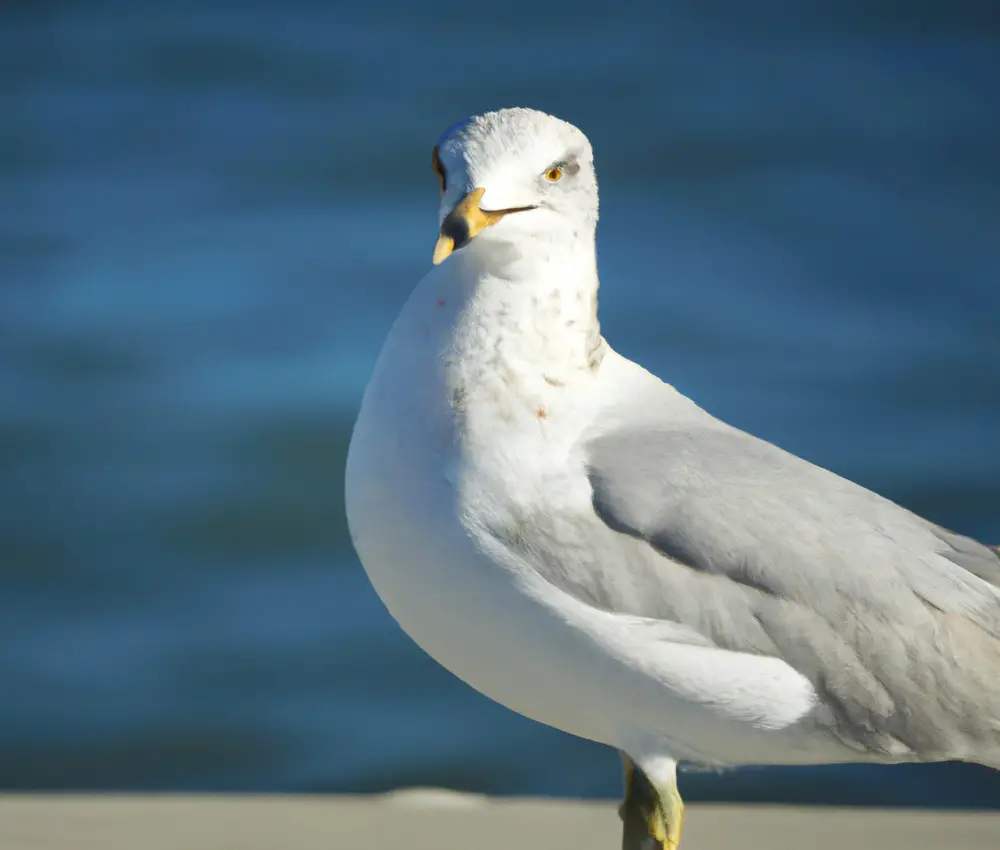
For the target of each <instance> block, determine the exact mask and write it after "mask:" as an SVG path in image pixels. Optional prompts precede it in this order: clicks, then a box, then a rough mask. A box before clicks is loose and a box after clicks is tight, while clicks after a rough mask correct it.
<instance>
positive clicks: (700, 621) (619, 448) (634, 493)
mask: <svg viewBox="0 0 1000 850" xmlns="http://www.w3.org/2000/svg"><path fill="white" fill-rule="evenodd" d="M586 456H587V462H588V474H589V478H590V483H591V486H592V488H593V506H594V509H595V511H596V513H597V515H598V516H599V517H600V519H601V520H602V521H603V522H604V523H605V524H606V526H608V527H609V528H610V529H611V530H613V531H614V532H617V533H619V534H620V535H626V536H627V537H628V538H630V539H632V540H633V541H635V542H637V543H639V544H640V545H641V546H642V547H644V549H645V553H646V554H645V556H644V558H645V561H653V562H654V563H655V564H656V566H655V567H654V569H655V570H656V571H657V573H658V574H659V575H660V576H661V577H669V578H664V579H663V580H662V581H661V582H660V585H659V586H660V588H666V589H668V591H669V592H670V593H673V594H675V595H676V596H677V597H678V598H676V599H673V600H671V601H669V602H667V603H663V602H661V603H660V604H659V606H658V610H655V611H646V612H643V613H654V614H656V615H658V616H666V617H667V618H670V619H676V620H678V621H679V622H681V623H683V624H684V625H687V626H690V627H692V628H694V629H696V630H697V631H699V632H700V633H702V634H705V635H706V636H707V637H708V638H709V639H710V640H712V641H713V642H714V643H715V644H716V645H718V646H720V647H724V648H727V649H732V650H737V651H744V652H763V653H767V654H774V655H778V656H780V657H782V658H783V659H784V660H785V661H786V662H788V663H789V664H791V665H792V666H793V667H795V668H796V669H798V670H799V671H800V672H802V673H803V674H804V675H806V676H808V677H809V678H810V680H811V681H812V682H813V684H814V686H815V687H816V689H817V691H818V692H819V693H820V695H821V698H822V699H823V701H824V703H825V707H826V710H827V712H828V716H827V717H826V723H827V725H828V726H829V727H830V730H831V731H832V732H833V733H834V734H836V735H838V737H840V738H842V739H843V740H845V741H847V742H849V743H851V744H853V745H854V746H859V747H860V748H862V749H865V750H872V751H877V752H881V753H884V754H889V753H897V754H898V753H899V752H901V751H903V752H906V751H909V752H912V753H915V754H918V755H919V756H921V757H926V758H931V757H933V758H963V757H966V754H967V753H968V752H970V751H971V752H972V753H973V754H974V753H975V752H976V751H977V750H982V748H984V747H987V748H989V750H990V751H991V752H992V753H994V754H995V753H998V752H1000V555H998V553H997V551H996V550H994V549H991V548H989V547H986V546H983V545H981V544H979V543H977V542H976V541H974V540H971V539H969V538H967V537H963V536H961V535H959V534H955V533H953V532H951V531H948V530H946V529H944V528H941V527H939V526H936V525H934V524H933V523H931V522H928V521H926V520H923V519H921V518H920V517H918V516H916V515H914V514H912V513H910V512H909V511H906V510H904V509H903V508H901V507H899V506H898V505H895V504H894V503H892V502H890V501H888V500H887V499H884V498H882V497H880V496H878V495H877V494H875V493H872V492H871V491H869V490H866V489H864V488H862V487H860V486H858V485H856V484H853V483H851V482H849V481H846V480H845V479H842V478H840V477H838V476H836V475H834V474H833V473H831V472H829V471H827V470H824V469H821V468H819V467H816V466H814V465H812V464H809V463H807V462H806V461H803V460H802V459H800V458H797V457H795V456H794V455H791V454H789V453H787V452H784V451H782V450H781V449H779V448H777V447H775V446H773V445H771V444H769V443H766V442H763V441H761V440H757V439H756V438H754V437H751V436H750V435H748V434H745V433H743V432H740V431H737V430H735V429H728V428H717V427H714V426H713V427H687V428H684V429H681V430H666V429H665V430H660V431H651V430H648V429H647V430H635V431H628V430H624V431H620V432H616V433H612V434H609V435H605V436H601V437H599V438H597V439H594V440H592V441H590V442H589V443H588V444H587V446H586ZM645 561H644V562H643V563H645ZM628 568H629V569H632V570H635V569H636V566H635V563H633V564H631V565H630V566H629V567H628ZM682 594H686V596H685V597H684V598H683V599H682V598H680V597H681V595H682ZM690 597H695V598H693V599H692V598H690ZM646 607H647V608H648V607H649V606H646ZM654 607H657V606H655V605H654Z"/></svg>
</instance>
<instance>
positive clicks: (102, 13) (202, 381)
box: [0, 0, 1000, 805]
mask: <svg viewBox="0 0 1000 850" xmlns="http://www.w3.org/2000/svg"><path fill="white" fill-rule="evenodd" d="M709 6H711V9H709ZM874 9H875V6H874V5H873V4H870V3H868V2H860V0H857V2H853V1H852V2H839V3H836V4H834V3H827V4H824V3H817V4H802V3H792V2H788V3H782V2H771V1H770V0H768V2H755V3H748V2H744V1H743V0H727V2H718V3H713V4H700V3H693V2H672V3H657V4H653V3H649V4H633V5H630V7H629V10H628V11H626V10H625V8H624V7H622V8H621V9H620V10H615V9H614V8H613V7H612V5H611V4H598V3H585V2H581V3H575V4H570V3H565V2H564V3H559V4H548V5H546V6H545V7H544V8H543V7H542V6H540V5H539V4H535V3H522V2H515V3H504V4H500V5H496V4H494V5H489V4H486V5H482V4H480V5H479V6H476V5H475V4H473V5H471V6H470V5H468V4H466V5H464V6H462V5H455V4H451V5H448V4H444V5H440V4H439V5H437V6H434V7H433V8H431V7H428V6H426V5H424V4H410V3H408V2H404V0H394V1H393V2H368V3H364V4H344V3H339V2H319V0H316V2H306V0H289V2H277V0H275V2H269V3H265V2H262V1H261V0H244V2H241V3H235V2H232V3H224V2H221V0H200V2H194V0H174V2H172V3H170V4H166V3H151V2H146V3H143V2H137V0H130V2H126V1H125V0H119V2H104V3H101V2H94V3H69V2H55V1H54V0H47V2H45V1H43V0H33V1H32V2H27V0H24V2H8V3H5V4H3V6H2V7H0V103H2V105H3V110H2V114H0V201H2V202H0V482H2V485H3V486H2V488H0V630H2V631H0V787H3V788H49V789H67V788H85V789H110V788H115V789H229V790H247V789H249V790H274V789H279V790H292V791H295V790H335V791H368V790H376V789H384V788H389V787H396V786H400V785H409V784H440V785H447V786H452V787H459V788H471V789H475V790H484V791H490V792H497V793H530V794H581V795H591V796H594V795H602V796H604V795H607V796H612V795H615V794H617V791H618V782H619V780H618V765H617V757H616V756H615V755H614V754H613V753H611V752H609V751H607V750H605V749H603V748H601V747H597V746H596V745H592V744H587V743H583V742H580V741H577V740H574V739H570V738H568V737H566V736H563V735H561V734H558V733H556V732H554V731H552V730H548V729H545V728H543V727H540V726H537V725H534V724H532V723H530V722H528V721H527V720H524V719H522V718H519V717H517V716H515V715H513V714H511V713H509V712H507V711H505V710H503V709H501V708H499V707H497V706H495V705H493V704H491V703H489V702H488V701H486V700H485V699H484V698H481V697H479V696H478V695H476V694H475V693H473V692H471V691H470V690H469V689H467V688H466V687H465V686H464V685H462V684H461V683H459V682H458V681H456V680H455V679H453V678H452V677H451V676H450V675H449V674H447V673H445V672H444V671H442V670H441V669H439V668H438V667H436V666H435V665H434V663H433V662H431V661H430V660H428V659H427V658H426V657H424V656H423V655H422V654H421V653H420V651H419V650H417V649H416V648H415V647H414V646H413V645H412V644H411V643H410V642H409V641H408V640H407V639H406V638H405V636H404V635H402V634H401V633H400V631H399V630H398V629H397V627H396V626H395V625H394V623H393V622H392V621H391V619H390V618H389V617H388V615H387V614H386V613H385V611H384V610H383V609H382V607H381V605H380V603H379V601H378V600H377V598H376V597H375V595H374V593H373V592H372V590H371V589H370V587H369V586H368V584H367V581H366V579H365V577H364V575H363V573H362V572H361V570H360V567H359V565H358V563H357V559H356V558H355V556H354V554H353V552H352V549H351V547H350V543H349V541H348V538H347V533H346V526H345V521H344V515H343V492H342V475H343V464H344V455H345V451H346V447H347V441H348V436H349V430H350V427H351V423H352V421H353V416H354V413H355V411H356V408H357V405H358V402H359V399H360V395H361V392H362V390H363V388H364V385H365V383H366V380H367V377H368V375H369V373H370V370H371V367H372V364H373V362H374V359H375V356H376V354H377V352H378V348H379V345H380V343H381V340H382V338H383V337H384V335H385V333H386V331H387V329H388V327H389V324H390V323H391V321H392V319H393V317H394V315H395V312H396V311H397V309H398V307H399V306H400V305H401V303H402V301H403V299H404V298H405V296H406V293H407V291H408V290H409V288H410V287H411V286H412V285H413V284H414V282H415V281H416V280H417V279H418V278H419V277H420V276H421V275H422V274H423V273H424V271H425V270H426V269H427V268H428V265H429V258H430V252H431V249H432V246H433V242H434V237H435V223H436V206H437V199H436V190H435V183H434V178H433V175H432V174H431V170H430V166H429V158H430V156H429V155H430V147H431V145H432V144H433V141H434V139H436V138H437V135H438V133H439V132H440V130H441V129H442V128H444V127H446V126H447V125H449V124H450V123H452V122H453V121H455V120H457V119H459V118H462V117H463V116H465V115H467V114H470V113H473V112H476V111H480V110H483V109H489V108H494V107H497V106H502V105H513V104H519V105H530V106H536V107H539V108H543V109H546V110H549V111H551V112H554V113H556V114H558V115H560V116H562V117H565V118H567V119H570V120H572V121H574V122H575V123H578V124H579V125H580V126H581V127H582V128H583V129H584V130H585V131H586V132H587V133H588V134H589V135H590V137H591V139H592V140H593V142H594V145H595V148H596V150H597V164H598V168H599V172H600V176H601V181H602V183H601V185H602V221H601V226H600V234H599V240H600V242H599V244H600V261H601V269H602V279H603V283H604V286H603V289H602V302H601V303H602V318H603V324H604V329H605V332H606V335H607V337H608V338H609V339H610V340H611V342H612V344H614V345H615V346H616V347H617V348H619V349H620V350H621V351H622V352H623V353H625V354H626V355H628V356H630V357H632V358H634V359H637V360H640V361H642V362H643V363H644V364H646V365H647V366H649V367H650V368H651V369H652V370H653V371H655V372H657V373H658V374H660V375H661V376H663V377H664V378H666V379H668V380H669V381H671V382H672V383H673V384H675V385H676V386H678V387H679V388H680V389H681V390H682V391H684V392H685V393H687V394H689V395H691V396H693V397H694V398H696V399H697V400H698V401H699V402H700V403H702V404H703V405H704V406H706V407H707V408H709V409H710V410H711V411H713V412H714V413H716V414H717V415H720V416H722V417H723V418H726V419H728V420H730V421H731V422H733V423H734V424H737V425H740V426H742V427H745V428H747V429H749V430H751V431H753V432H755V433H757V434H760V435H761V436H764V437H766V438H767V439H769V440H771V441H773V442H776V443H779V444H781V445H783V446H785V447H787V448H789V449H791V450H793V451H795V452H797V453H799V454H802V455H804V456H806V457H808V458H810V459H811V460H814V461H816V462H818V463H821V464H823V465H825V466H828V467H832V468H834V469H835V470H837V471H838V472H840V473H842V474H845V475H848V476H850V477H853V478H855V479H857V480H859V481H861V482H862V483H864V484H866V485H868V486H871V487H873V488H875V489H877V490H879V491H881V492H884V493H885V494H886V495H889V496H891V497H893V498H895V499H897V500H899V501H901V502H902V503H904V504H905V505H907V506H909V507H911V508H913V509H915V510H917V511H919V512H921V513H923V514H925V515H927V516H929V517H931V518H933V519H935V520H937V521H938V522H941V523H943V524H945V525H948V526H950V527H954V528H957V529H960V530H961V531H963V532H966V533H969V534H973V535H977V536H979V537H982V538H984V539H988V540H993V541H996V542H1000V330H998V327H1000V325H998V322H997V317H998V314H1000V284H998V270H1000V203H998V198H1000V94H998V93H1000V85H998V83H1000V12H998V11H997V8H996V6H995V4H987V3H974V2H963V3H951V4H944V3H925V2H916V0H907V2H903V0H896V2H887V3H881V4H878V11H877V12H876V11H874ZM682 782H683V788H684V789H685V791H686V794H687V796H688V798H689V799H754V800H762V799H772V800H773V799H798V800H825V801H835V802H858V803H863V802H895V803H911V804H924V805H926V804H931V803H938V804H942V805H1000V780H998V776H997V775H995V774H990V773H988V772H987V771H985V770H980V769H977V768H975V767H968V766H944V767H930V768H901V769H895V770H888V771H886V770H876V769H870V768H866V769H855V768H840V769H835V770H803V771H768V770H764V771H756V770H754V771H741V772H737V773H734V774H716V773H690V774H687V775H686V776H685V777H684V778H683V780H682Z"/></svg>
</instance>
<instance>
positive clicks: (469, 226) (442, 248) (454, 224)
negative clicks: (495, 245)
mask: <svg viewBox="0 0 1000 850" xmlns="http://www.w3.org/2000/svg"><path fill="white" fill-rule="evenodd" d="M484 194H486V190H485V189H473V190H472V191H471V192H469V194H468V195H466V196H465V197H464V198H462V200H461V201H459V202H458V203H457V204H456V205H455V209H453V210H452V211H451V212H450V213H448V215H447V216H445V219H444V221H443V222H441V233H440V235H439V236H438V241H437V245H435V246H434V265H435V266H436V265H437V264H438V263H443V262H444V261H445V260H447V259H448V257H450V256H451V254H452V252H453V251H457V250H458V249H459V248H464V247H465V246H466V245H468V244H469V243H470V242H471V241H472V240H473V238H474V237H475V236H476V234H477V233H479V232H480V231H483V230H485V229H486V228H487V227H489V226H490V225H493V224H496V223H497V222H498V221H500V219H502V218H503V217H504V216H505V215H508V214H510V213H515V212H524V211H525V210H533V209H534V207H513V208H512V209H506V210H481V209H480V208H479V201H480V199H481V198H482V197H483V195H484Z"/></svg>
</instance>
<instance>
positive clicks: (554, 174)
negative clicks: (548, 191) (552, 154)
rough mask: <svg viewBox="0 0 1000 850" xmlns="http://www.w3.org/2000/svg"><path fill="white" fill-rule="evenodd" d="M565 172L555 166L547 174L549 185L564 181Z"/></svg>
mask: <svg viewBox="0 0 1000 850" xmlns="http://www.w3.org/2000/svg"><path fill="white" fill-rule="evenodd" d="M562 176H563V170H562V168H560V167H559V166H558V165H553V166H552V168H550V169H549V170H548V171H546V172H545V179H546V180H548V181H549V183H558V182H559V181H560V180H562Z"/></svg>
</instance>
